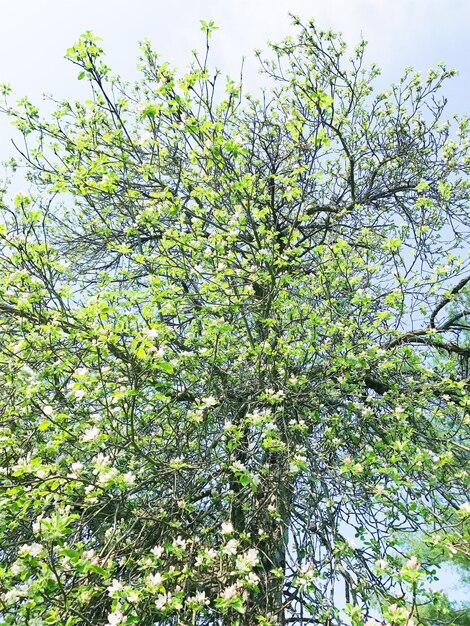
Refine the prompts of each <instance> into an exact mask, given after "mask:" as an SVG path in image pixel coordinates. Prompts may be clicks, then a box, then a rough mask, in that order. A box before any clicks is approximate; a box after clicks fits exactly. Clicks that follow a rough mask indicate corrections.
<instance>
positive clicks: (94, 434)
mask: <svg viewBox="0 0 470 626" xmlns="http://www.w3.org/2000/svg"><path fill="white" fill-rule="evenodd" d="M99 436H100V431H99V429H98V428H96V426H92V427H91V428H89V429H88V430H86V431H85V432H84V433H83V435H82V436H81V438H80V439H81V441H83V442H87V441H96V440H97V439H98V437H99Z"/></svg>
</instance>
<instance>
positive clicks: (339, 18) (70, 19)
mask: <svg viewBox="0 0 470 626" xmlns="http://www.w3.org/2000/svg"><path fill="white" fill-rule="evenodd" d="M288 11H291V12H293V13H295V14H298V15H300V16H301V17H303V18H305V19H308V18H310V17H314V18H315V19H316V21H317V23H318V24H319V26H322V27H323V26H324V27H332V28H333V29H334V30H339V31H342V32H343V33H344V35H345V37H346V39H347V40H348V41H349V42H351V43H355V42H357V41H358V40H359V38H360V37H361V33H362V35H363V36H364V37H365V38H366V39H367V40H368V41H369V42H370V45H369V53H368V58H369V59H370V60H371V61H375V62H377V63H378V65H379V66H381V67H382V68H383V70H384V72H383V79H384V81H386V82H390V81H391V80H394V79H396V78H397V76H398V75H399V74H400V72H401V69H402V68H403V67H405V66H407V65H413V66H415V67H416V68H419V69H422V70H427V69H428V68H429V67H430V66H432V65H434V64H436V62H438V61H441V60H444V61H446V62H447V63H448V64H449V65H450V66H454V67H456V68H457V69H459V71H460V75H459V77H458V78H457V79H455V81H454V84H453V85H452V87H449V88H448V94H449V102H450V104H451V107H452V109H453V110H458V111H459V112H463V111H465V110H466V109H467V108H469V109H470V107H468V106H467V102H468V93H469V89H468V85H469V84H470V44H469V39H468V35H469V24H470V0H179V1H174V2H171V1H169V0H164V1H163V0H133V1H132V2H129V1H127V2H126V1H123V0H16V2H12V1H11V0H3V2H2V7H1V14H0V16H1V19H0V83H2V82H9V83H11V84H12V86H13V87H14V89H15V94H16V95H18V97H19V96H21V95H24V94H28V95H30V96H31V97H34V98H36V97H37V96H38V95H40V94H41V93H42V92H53V93H54V94H55V95H56V96H59V97H80V94H81V93H83V91H84V90H85V83H77V81H76V74H77V72H76V71H75V69H74V68H72V67H71V66H70V65H69V64H68V63H67V62H66V61H65V60H64V59H63V56H64V52H65V50H66V48H68V47H69V46H70V45H72V43H73V42H74V41H76V39H77V38H78V36H79V34H80V33H82V32H83V31H85V30H87V29H90V30H93V31H94V32H95V33H96V34H98V35H100V36H101V37H102V38H103V39H104V47H105V49H106V50H107V52H108V58H109V61H110V63H111V65H112V67H113V69H114V71H115V72H116V73H120V74H123V75H125V76H131V75H132V74H133V72H134V67H135V62H136V49H137V41H138V40H139V39H142V38H144V37H148V38H149V39H150V40H151V41H152V42H153V44H154V47H155V48H156V49H157V50H159V51H161V53H162V56H163V57H164V58H165V59H167V60H169V61H171V62H173V63H174V64H176V65H180V66H181V65H185V64H186V62H187V61H188V59H189V52H190V50H191V48H193V47H197V46H198V45H199V44H200V43H202V41H201V33H200V32H199V20H200V19H205V20H209V19H213V20H214V21H215V22H216V24H217V25H218V26H219V27H220V30H219V31H218V32H217V36H216V37H215V39H214V53H215V58H216V61H217V64H218V66H220V67H221V69H222V71H223V74H226V73H230V74H235V75H237V73H238V69H239V64H240V58H241V56H242V55H246V56H247V57H248V59H247V64H246V67H247V76H248V78H251V76H253V75H255V72H254V69H253V68H254V67H255V61H254V60H253V58H252V50H253V49H254V48H256V47H262V46H263V45H264V42H265V41H266V40H267V39H268V38H271V39H274V40H276V39H279V38H281V37H282V36H283V35H285V34H287V32H288V31H289V29H290V25H289V18H288V15H287V13H288ZM0 124H1V127H3V128H2V131H3V132H5V130H4V126H3V123H2V121H0ZM3 132H2V134H3Z"/></svg>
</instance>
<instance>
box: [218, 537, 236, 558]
mask: <svg viewBox="0 0 470 626" xmlns="http://www.w3.org/2000/svg"><path fill="white" fill-rule="evenodd" d="M237 549H238V541H237V540H236V539H230V541H229V542H228V543H227V544H226V545H225V546H224V547H223V548H222V552H223V553H224V554H227V555H231V554H232V555H235V554H236V553H237Z"/></svg>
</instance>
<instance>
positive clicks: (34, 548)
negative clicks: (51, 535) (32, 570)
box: [19, 543, 44, 556]
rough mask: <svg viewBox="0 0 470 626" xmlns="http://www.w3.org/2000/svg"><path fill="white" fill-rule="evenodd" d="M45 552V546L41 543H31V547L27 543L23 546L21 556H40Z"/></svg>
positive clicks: (20, 551)
mask: <svg viewBox="0 0 470 626" xmlns="http://www.w3.org/2000/svg"><path fill="white" fill-rule="evenodd" d="M43 550H44V546H42V545H41V544H40V543H31V544H29V545H28V544H27V543H25V544H24V545H22V546H21V548H20V550H19V554H21V555H22V556H23V555H27V554H29V555H30V556H39V555H40V554H41V552H42V551H43Z"/></svg>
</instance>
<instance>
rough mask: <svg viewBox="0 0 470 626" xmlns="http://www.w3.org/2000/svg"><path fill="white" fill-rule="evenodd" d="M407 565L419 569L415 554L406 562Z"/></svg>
mask: <svg viewBox="0 0 470 626" xmlns="http://www.w3.org/2000/svg"><path fill="white" fill-rule="evenodd" d="M406 567H409V568H410V569H419V563H418V559H417V558H416V557H415V556H412V557H411V559H409V560H408V561H407V562H406Z"/></svg>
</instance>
